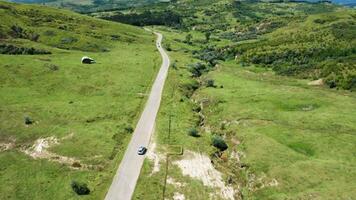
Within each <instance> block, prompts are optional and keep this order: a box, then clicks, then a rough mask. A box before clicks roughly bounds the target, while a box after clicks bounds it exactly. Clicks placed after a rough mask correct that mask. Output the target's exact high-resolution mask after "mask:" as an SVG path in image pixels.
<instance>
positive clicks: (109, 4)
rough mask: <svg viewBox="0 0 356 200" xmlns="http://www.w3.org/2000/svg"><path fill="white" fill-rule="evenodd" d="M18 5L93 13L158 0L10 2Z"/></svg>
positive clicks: (17, 0) (42, 0)
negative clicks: (45, 6) (43, 6)
mask: <svg viewBox="0 0 356 200" xmlns="http://www.w3.org/2000/svg"><path fill="white" fill-rule="evenodd" d="M11 1H13V2H18V3H37V4H45V5H48V6H54V7H61V8H67V9H71V10H75V11H77V12H83V13H87V12H94V11H98V10H112V9H127V8H131V7H137V6H143V5H148V4H154V3H157V2H159V0H76V1H71V0H11Z"/></svg>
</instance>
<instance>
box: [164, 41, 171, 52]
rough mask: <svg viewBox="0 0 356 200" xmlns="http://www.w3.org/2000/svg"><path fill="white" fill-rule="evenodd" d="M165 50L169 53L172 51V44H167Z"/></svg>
mask: <svg viewBox="0 0 356 200" xmlns="http://www.w3.org/2000/svg"><path fill="white" fill-rule="evenodd" d="M165 48H166V50H167V51H172V47H171V44H170V43H167V44H166V45H165Z"/></svg>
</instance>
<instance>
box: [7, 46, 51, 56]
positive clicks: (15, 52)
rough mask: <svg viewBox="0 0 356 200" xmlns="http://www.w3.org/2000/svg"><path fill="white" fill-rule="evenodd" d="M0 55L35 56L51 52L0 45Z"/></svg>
mask: <svg viewBox="0 0 356 200" xmlns="http://www.w3.org/2000/svg"><path fill="white" fill-rule="evenodd" d="M0 54H12V55H19V54H23V55H35V54H51V52H49V51H46V50H42V49H35V48H33V47H30V48H27V47H17V46H14V45H11V44H0Z"/></svg>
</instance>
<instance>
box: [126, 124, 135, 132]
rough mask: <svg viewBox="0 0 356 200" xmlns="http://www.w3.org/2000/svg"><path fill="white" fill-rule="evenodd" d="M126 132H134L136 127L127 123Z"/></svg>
mask: <svg viewBox="0 0 356 200" xmlns="http://www.w3.org/2000/svg"><path fill="white" fill-rule="evenodd" d="M125 132H126V133H133V132H134V129H133V128H132V126H130V125H126V127H125Z"/></svg>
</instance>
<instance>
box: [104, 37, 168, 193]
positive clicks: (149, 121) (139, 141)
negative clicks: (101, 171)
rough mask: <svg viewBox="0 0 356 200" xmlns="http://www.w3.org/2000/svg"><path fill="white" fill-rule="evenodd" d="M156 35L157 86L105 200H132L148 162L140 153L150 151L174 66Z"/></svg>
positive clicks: (153, 87)
mask: <svg viewBox="0 0 356 200" xmlns="http://www.w3.org/2000/svg"><path fill="white" fill-rule="evenodd" d="M155 34H156V35H157V42H156V46H157V49H158V50H159V52H160V54H161V56H162V65H161V68H160V70H159V72H158V75H157V77H156V80H155V82H154V83H153V86H152V88H151V93H150V96H149V98H148V100H147V102H146V106H145V108H144V110H143V112H142V114H141V117H140V120H139V121H138V124H137V126H136V129H135V131H134V133H133V135H132V138H131V141H130V143H129V145H128V147H127V149H126V152H125V155H124V157H123V159H122V161H121V163H120V166H119V169H118V170H117V172H116V175H115V177H114V180H113V182H112V184H111V186H110V188H109V191H108V193H107V194H106V197H105V200H130V199H131V197H132V194H133V192H134V190H135V186H136V182H137V179H138V177H139V175H140V171H141V167H142V165H143V161H144V159H145V156H140V155H138V154H137V150H138V148H139V147H140V146H145V147H148V144H149V141H150V138H151V135H152V133H153V129H154V124H155V120H156V116H157V112H158V109H159V106H160V103H161V96H162V91H163V86H164V82H165V80H166V77H167V74H168V68H169V65H170V64H169V62H170V61H169V57H168V55H167V53H166V52H165V51H164V49H163V48H162V45H161V42H162V38H163V36H162V34H160V33H155ZM148 151H149V149H148Z"/></svg>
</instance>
